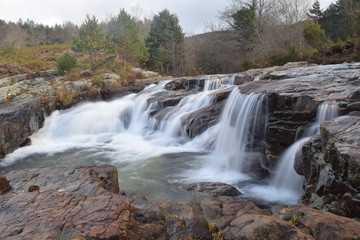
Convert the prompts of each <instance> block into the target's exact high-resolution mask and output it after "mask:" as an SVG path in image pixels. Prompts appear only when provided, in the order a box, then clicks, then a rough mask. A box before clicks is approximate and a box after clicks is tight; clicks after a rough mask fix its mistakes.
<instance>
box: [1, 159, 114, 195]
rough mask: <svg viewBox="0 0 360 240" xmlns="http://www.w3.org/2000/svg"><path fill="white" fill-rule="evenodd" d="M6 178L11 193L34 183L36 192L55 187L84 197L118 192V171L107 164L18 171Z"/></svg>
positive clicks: (57, 189) (26, 189)
mask: <svg viewBox="0 0 360 240" xmlns="http://www.w3.org/2000/svg"><path fill="white" fill-rule="evenodd" d="M6 177H7V179H8V180H9V182H10V185H11V186H12V192H14V193H24V192H27V191H28V189H29V187H30V186H32V185H36V186H38V187H39V188H40V192H45V191H48V190H56V191H59V192H70V193H72V194H75V195H79V194H82V195H86V196H95V195H99V194H106V193H108V192H111V193H119V184H118V171H117V169H116V167H114V166H110V165H100V166H89V167H82V166H80V167H70V168H69V167H52V168H38V169H29V170H19V171H12V172H10V173H8V174H6Z"/></svg>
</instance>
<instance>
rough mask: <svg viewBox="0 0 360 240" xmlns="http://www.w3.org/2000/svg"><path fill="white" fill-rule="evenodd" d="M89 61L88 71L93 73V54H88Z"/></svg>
mask: <svg viewBox="0 0 360 240" xmlns="http://www.w3.org/2000/svg"><path fill="white" fill-rule="evenodd" d="M89 61H90V70H91V71H93V70H94V65H93V53H92V52H90V53H89Z"/></svg>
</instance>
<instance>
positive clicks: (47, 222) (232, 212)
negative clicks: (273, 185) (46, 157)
mask: <svg viewBox="0 0 360 240" xmlns="http://www.w3.org/2000/svg"><path fill="white" fill-rule="evenodd" d="M5 177H6V179H7V180H8V183H9V184H7V183H5V182H6V181H5V179H2V180H1V181H0V182H1V185H0V189H1V188H3V187H4V188H7V189H8V190H7V191H6V192H5V194H3V195H2V196H0V216H1V218H0V238H2V239H324V240H325V239H326V240H328V239H359V238H360V223H359V222H357V221H355V220H352V219H349V218H345V217H339V216H336V215H334V214H331V213H327V212H324V211H319V210H315V209H312V208H309V207H305V206H286V205H277V206H275V207H273V208H271V209H261V208H259V207H257V206H256V205H255V204H254V203H252V202H250V201H248V200H241V199H240V198H237V197H232V196H234V195H238V194H240V193H238V192H236V189H234V188H232V187H231V186H228V185H226V184H221V183H218V184H217V183H199V184H192V185H190V186H188V187H186V188H187V189H188V190H189V192H188V194H189V195H192V196H195V195H196V194H197V195H198V197H197V198H196V197H193V198H192V199H193V200H192V201H191V202H176V201H171V200H167V201H162V202H159V203H153V202H150V201H148V200H146V198H145V197H143V196H140V195H134V194H129V195H128V194H126V193H121V194H119V185H118V182H117V177H118V172H117V169H116V168H115V167H113V166H109V165H100V166H89V167H67V168H66V167H58V168H44V169H30V170H21V171H14V172H10V173H8V174H7V175H6V176H5ZM34 186H36V188H35V187H34ZM31 187H33V189H35V190H31ZM120 190H121V189H120ZM30 191H31V192H30Z"/></svg>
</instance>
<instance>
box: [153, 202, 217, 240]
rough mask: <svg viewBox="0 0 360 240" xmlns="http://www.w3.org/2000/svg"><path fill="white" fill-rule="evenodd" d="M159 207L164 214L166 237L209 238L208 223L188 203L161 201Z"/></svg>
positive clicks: (197, 210)
mask: <svg viewBox="0 0 360 240" xmlns="http://www.w3.org/2000/svg"><path fill="white" fill-rule="evenodd" d="M159 205H160V208H161V210H162V212H163V213H164V216H165V220H164V221H165V223H166V233H167V238H168V239H174V240H175V239H179V240H180V239H188V238H190V239H211V236H210V232H209V228H208V223H207V222H206V221H205V219H204V217H203V216H202V215H201V214H199V211H200V210H199V209H196V208H194V207H192V206H191V205H190V204H189V203H185V202H174V201H171V200H169V201H163V202H161V203H160V204H159Z"/></svg>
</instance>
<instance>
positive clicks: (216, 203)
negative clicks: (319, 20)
mask: <svg viewBox="0 0 360 240" xmlns="http://www.w3.org/2000/svg"><path fill="white" fill-rule="evenodd" d="M200 206H201V209H202V212H203V214H204V217H205V219H206V221H207V222H209V223H215V224H216V226H217V227H218V228H219V229H221V230H224V229H225V228H226V227H227V226H228V225H229V224H230V223H231V222H232V221H233V220H235V219H236V218H237V217H241V216H242V215H243V214H261V215H263V214H265V211H264V210H262V209H260V208H258V207H257V206H256V205H255V204H254V203H252V202H250V201H248V200H237V199H234V198H232V197H226V196H222V197H211V198H205V199H203V200H201V201H200Z"/></svg>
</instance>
